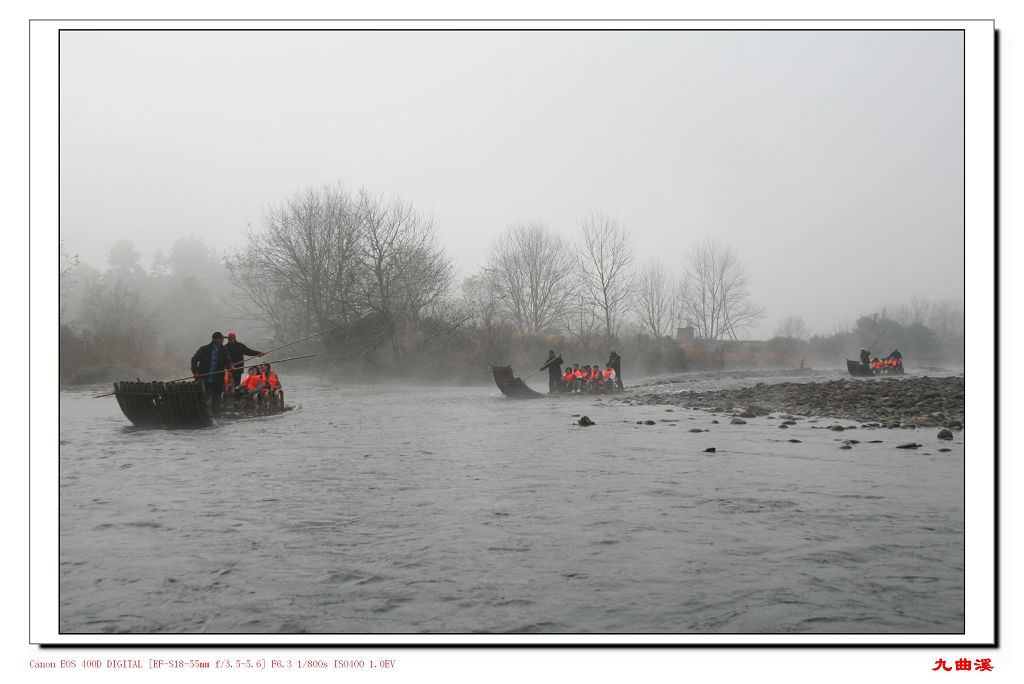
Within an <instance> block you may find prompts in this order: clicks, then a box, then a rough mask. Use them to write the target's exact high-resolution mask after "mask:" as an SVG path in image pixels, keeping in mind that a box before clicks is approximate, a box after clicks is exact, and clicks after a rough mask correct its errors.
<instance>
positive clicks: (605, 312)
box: [60, 185, 962, 381]
mask: <svg viewBox="0 0 1024 684" xmlns="http://www.w3.org/2000/svg"><path fill="white" fill-rule="evenodd" d="M576 228H577V238H576V239H575V240H567V239H565V238H563V237H561V236H560V235H559V234H558V233H557V232H555V231H553V230H552V229H551V228H550V227H549V226H547V225H546V224H545V223H543V222H540V221H520V222H514V223H511V224H510V225H508V226H507V227H506V228H505V229H504V230H503V231H502V232H501V234H499V235H498V236H497V237H496V238H495V239H494V240H493V241H492V243H491V245H490V247H489V249H488V252H487V254H486V258H485V261H484V265H483V266H482V268H480V269H479V271H478V272H476V273H474V274H471V275H469V276H468V277H465V278H463V279H461V281H457V279H456V277H455V271H454V265H453V262H452V260H451V258H450V257H449V256H448V254H447V252H446V251H445V249H444V246H443V245H442V244H441V240H440V238H439V232H438V226H437V223H436V221H435V220H434V218H433V217H432V216H430V215H427V214H424V213H422V212H420V211H418V210H417V209H416V208H415V207H414V206H413V205H412V204H411V203H409V202H406V201H403V200H402V199H401V198H399V197H387V196H384V195H380V194H374V193H372V192H370V191H368V190H366V189H360V190H358V191H354V192H353V191H350V190H349V189H347V188H345V187H343V186H340V185H334V186H321V187H311V188H308V189H306V190H303V191H300V192H297V193H295V194H293V195H292V196H290V197H287V198H285V199H283V200H282V201H280V202H279V203H277V204H275V205H271V206H269V207H268V208H266V209H265V210H264V211H263V214H262V216H261V219H260V221H259V223H258V224H257V225H256V226H249V227H248V228H247V229H246V230H245V232H244V242H243V244H242V245H241V246H240V247H238V248H236V249H233V250H230V251H229V252H227V253H225V254H216V253H215V252H214V251H213V250H211V249H210V248H208V247H207V246H206V245H205V244H204V243H203V242H202V240H201V239H198V238H195V237H190V238H187V239H183V240H178V241H176V242H175V243H173V244H172V245H171V246H170V248H169V249H168V250H167V251H166V252H164V251H160V252H158V253H157V255H156V256H155V257H154V259H153V262H152V264H151V266H150V268H149V269H148V271H147V270H146V269H145V268H143V267H142V265H141V263H140V254H139V253H138V252H137V250H135V249H134V247H133V245H132V244H131V243H130V242H128V241H121V242H119V243H117V244H115V245H114V246H113V247H112V248H111V250H110V252H109V253H108V258H107V270H106V271H103V272H100V271H97V270H96V269H93V268H91V267H89V266H87V265H84V264H79V263H78V261H77V258H76V257H74V256H72V255H69V254H66V253H65V251H64V247H63V244H62V246H61V267H60V268H61V276H60V277H61V319H62V321H61V323H62V325H61V340H62V342H61V349H62V355H61V365H62V373H61V376H62V381H72V380H74V379H75V378H78V379H79V380H83V381H89V378H91V377H92V376H90V374H89V373H87V372H86V373H84V374H83V373H82V372H79V371H81V370H82V369H83V368H84V369H86V370H88V368H89V367H93V368H95V367H97V366H98V367H104V366H106V367H108V368H109V372H114V368H113V367H116V366H118V365H119V364H120V366H124V365H126V364H128V365H131V364H134V365H135V366H141V367H144V368H147V369H152V370H153V372H154V373H156V372H157V371H158V370H159V369H161V368H163V367H169V366H161V363H162V357H173V358H170V359H169V361H171V362H177V361H180V359H177V356H181V355H183V354H188V355H190V354H191V352H192V351H193V350H194V347H195V346H197V345H198V344H199V343H202V342H205V341H206V338H207V337H208V336H209V332H210V330H213V329H220V328H222V327H225V323H224V321H237V322H238V327H240V328H241V327H243V326H245V327H246V328H247V329H248V330H252V331H253V333H252V334H250V335H248V340H253V339H255V340H260V339H262V340H265V341H266V344H272V343H281V342H284V341H288V340H292V339H297V338H300V337H303V336H305V335H308V334H310V333H312V332H316V331H322V330H328V329H330V330H331V332H330V333H328V334H326V335H324V336H323V338H322V339H319V340H318V342H317V347H318V349H319V351H320V352H321V358H320V359H318V361H317V364H318V368H319V369H320V370H330V369H338V370H340V371H343V372H344V373H345V374H346V375H347V376H349V377H358V378H369V377H381V376H384V377H387V376H389V375H395V376H401V377H408V376H409V375H410V374H414V375H423V376H426V377H429V378H434V379H442V378H443V379H449V380H471V379H479V378H480V377H481V376H483V377H486V367H487V364H488V363H495V362H501V363H503V362H508V361H511V362H513V363H528V364H532V363H534V362H535V361H536V358H537V357H538V355H540V356H541V358H542V357H543V353H544V352H545V351H546V350H547V349H548V348H555V349H556V350H560V349H562V348H564V347H566V346H569V345H572V346H573V347H574V348H575V350H576V351H575V352H574V353H578V354H580V355H581V356H580V358H586V359H587V362H599V361H603V357H604V356H607V353H608V351H609V350H610V349H611V348H615V347H618V348H619V349H620V350H628V352H627V353H628V354H629V355H630V356H631V358H632V359H634V360H635V361H636V362H638V363H637V364H636V365H638V366H639V367H640V368H643V369H644V370H645V371H649V372H657V371H674V370H686V369H687V368H688V367H693V366H694V363H695V361H694V358H693V355H692V354H691V355H690V356H691V358H689V359H688V358H687V356H686V354H685V353H684V352H683V351H681V350H680V348H679V345H678V344H676V342H675V340H674V338H673V335H674V332H675V328H676V327H677V326H680V325H682V324H684V322H686V323H688V324H689V326H690V327H692V328H693V331H694V334H695V337H696V338H697V339H698V340H699V341H700V343H701V345H702V346H704V347H707V348H715V347H716V346H717V347H718V348H722V346H723V345H725V346H728V345H729V344H730V343H736V342H738V341H739V340H741V339H742V338H743V337H744V336H745V334H746V332H747V331H748V330H749V329H750V328H751V326H753V325H755V324H756V323H758V322H759V321H760V320H761V319H762V318H763V317H764V309H763V308H762V307H760V306H758V305H757V303H756V302H755V300H754V297H753V290H752V286H751V283H750V282H749V280H748V277H747V272H746V269H745V267H744V265H743V263H742V261H741V260H740V258H739V254H738V252H737V250H736V249H735V248H734V247H733V246H731V245H728V244H724V243H721V242H719V241H716V240H705V241H702V242H699V243H697V244H695V245H694V246H693V247H692V249H691V251H690V252H689V254H688V255H687V256H686V258H685V259H684V260H683V262H682V263H681V264H677V268H678V271H677V272H672V271H671V270H670V269H669V268H667V267H666V266H665V265H664V264H663V263H660V262H658V261H650V262H647V263H646V264H644V265H639V264H638V263H637V256H636V245H635V241H634V238H633V235H632V233H631V231H630V230H629V228H628V227H627V226H626V225H625V224H624V223H622V222H621V221H619V220H618V219H617V218H615V217H612V216H609V215H607V214H602V213H594V214H591V215H589V216H586V217H584V218H582V219H581V220H580V221H579V223H578V225H577V226H576ZM922 307H925V305H924V304H922V303H921V302H918V303H917V309H918V310H917V311H916V313H908V312H909V309H908V312H902V311H901V315H903V314H905V315H907V316H911V315H925V312H923V311H922V310H921V309H922ZM925 308H926V307H925ZM932 309H933V311H931V314H930V315H932V316H933V317H935V316H939V315H940V309H941V307H936V306H932ZM960 313H961V314H962V309H961V312H960ZM941 316H944V319H943V320H944V321H945V323H944V324H945V325H946V327H947V328H949V327H950V326H951V325H953V326H955V323H956V312H955V311H950V310H948V307H946V308H945V309H942V310H941ZM929 322H930V323H933V324H936V323H935V321H933V320H931V319H929ZM859 324H860V323H859V322H858V325H859ZM802 325H803V324H802V320H800V319H799V318H798V317H789V318H788V319H786V320H784V321H783V322H782V323H781V324H780V328H779V330H778V331H777V334H776V336H775V338H773V341H772V343H773V344H774V345H775V347H774V348H775V349H777V350H781V349H785V350H787V353H789V352H792V353H793V354H796V353H800V352H804V353H807V352H808V351H809V350H818V351H824V350H825V349H826V347H827V346H828V345H827V344H826V343H824V342H821V341H820V340H819V341H817V342H815V341H814V339H813V338H809V339H805V337H806V329H805V327H802ZM921 325H925V324H924V323H923V322H922V323H921ZM960 326H961V329H962V315H961V318H960ZM925 327H927V326H925ZM225 332H226V331H225ZM948 332H949V330H947V331H945V332H944V333H941V334H939V333H937V334H938V336H939V337H943V335H945V336H946V337H948V335H946V333H948ZM240 334H242V331H240ZM952 334H953V335H954V336H955V331H953V333H952ZM833 337H835V335H833ZM242 338H243V339H246V336H245V335H244V334H243V335H242ZM822 339H824V338H822ZM943 339H945V337H943ZM248 340H247V341H248ZM815 345H817V346H815ZM97 350H107V352H101V351H97ZM110 350H116V351H110ZM846 351H848V350H844V353H845V352H846ZM790 356H792V354H790ZM166 361H168V359H167V358H164V359H163V362H166ZM787 362H788V360H787ZM65 366H67V368H66V369H65ZM176 367H177V365H175V368H176ZM634 367H636V366H634ZM65 370H67V371H68V372H67V373H65ZM116 370H117V372H121V373H122V374H123V372H126V370H127V369H125V368H121V367H118V368H116ZM93 375H95V374H93ZM105 379H106V378H105Z"/></svg>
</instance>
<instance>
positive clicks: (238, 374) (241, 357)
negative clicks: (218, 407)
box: [224, 332, 263, 387]
mask: <svg viewBox="0 0 1024 684" xmlns="http://www.w3.org/2000/svg"><path fill="white" fill-rule="evenodd" d="M224 348H225V349H227V350H228V357H230V359H231V363H232V364H233V365H234V366H235V369H234V370H233V371H231V379H232V381H233V383H232V384H234V386H235V387H238V386H239V385H240V384H242V367H243V366H245V357H246V355H248V356H263V352H261V351H256V350H255V349H249V348H248V347H246V346H245V344H243V343H242V342H239V341H238V336H237V335H235V333H233V332H229V333H228V343H227V344H225V345H224Z"/></svg>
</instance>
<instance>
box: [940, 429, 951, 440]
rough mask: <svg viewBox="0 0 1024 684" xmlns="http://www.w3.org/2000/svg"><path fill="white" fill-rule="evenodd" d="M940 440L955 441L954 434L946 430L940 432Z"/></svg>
mask: <svg viewBox="0 0 1024 684" xmlns="http://www.w3.org/2000/svg"><path fill="white" fill-rule="evenodd" d="M938 438H939V439H953V433H952V432H950V431H949V430H945V429H943V430H939V434H938Z"/></svg>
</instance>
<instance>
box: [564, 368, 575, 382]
mask: <svg viewBox="0 0 1024 684" xmlns="http://www.w3.org/2000/svg"><path fill="white" fill-rule="evenodd" d="M572 378H573V374H572V371H571V370H568V371H565V375H563V376H562V379H563V380H565V381H566V382H572Z"/></svg>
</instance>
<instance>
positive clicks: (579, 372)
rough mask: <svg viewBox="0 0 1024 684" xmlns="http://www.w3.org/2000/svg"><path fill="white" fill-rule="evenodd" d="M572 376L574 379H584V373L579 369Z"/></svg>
mask: <svg viewBox="0 0 1024 684" xmlns="http://www.w3.org/2000/svg"><path fill="white" fill-rule="evenodd" d="M572 376H573V377H574V378H582V377H583V371H581V370H580V369H579V368H577V369H576V370H574V371H573V372H572Z"/></svg>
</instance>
